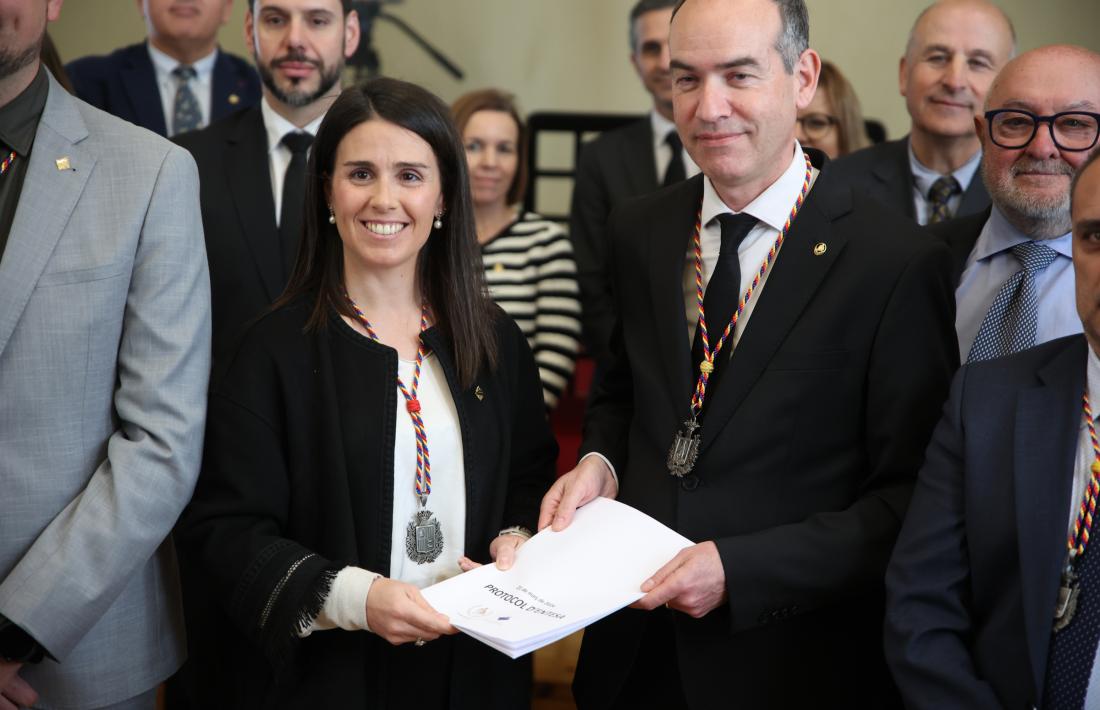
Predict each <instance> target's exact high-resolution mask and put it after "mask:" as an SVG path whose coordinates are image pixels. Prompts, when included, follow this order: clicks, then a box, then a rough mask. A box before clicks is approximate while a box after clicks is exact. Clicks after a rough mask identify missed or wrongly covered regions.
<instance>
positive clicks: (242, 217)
mask: <svg viewBox="0 0 1100 710" xmlns="http://www.w3.org/2000/svg"><path fill="white" fill-rule="evenodd" d="M174 140H175V141H176V142H177V143H179V144H180V145H181V146H183V147H184V148H186V149H187V150H189V151H191V155H193V156H194V158H195V162H196V163H197V164H198V166H199V186H200V192H199V194H200V199H201V201H202V223H203V229H204V230H205V232H206V254H207V259H208V260H209V262H210V290H211V297H212V301H211V304H212V310H213V313H214V321H213V355H214V357H213V362H214V367H213V375H212V380H213V381H214V382H216V381H217V379H218V378H219V377H220V376H221V373H222V372H223V371H224V370H225V368H226V366H227V365H228V362H227V360H228V359H229V357H230V356H231V355H232V353H233V350H234V349H235V345H236V343H237V340H238V338H239V336H240V334H241V332H242V331H243V328H244V326H245V325H246V324H247V323H249V322H250V321H251V320H252V319H254V318H255V317H256V316H258V315H260V314H261V313H262V312H263V311H264V310H265V309H266V308H267V307H268V306H269V305H271V303H272V301H274V300H275V299H276V298H278V296H279V295H280V294H281V293H282V292H283V289H284V288H285V287H286V283H287V279H288V277H289V274H287V273H286V272H285V270H284V266H283V261H282V256H281V254H280V247H279V232H278V229H277V227H276V225H275V199H274V197H272V195H271V178H270V176H269V168H268V165H269V158H268V147H267V132H266V129H265V128H264V121H263V115H262V113H261V112H260V107H259V106H255V107H253V108H250V109H247V110H245V111H241V112H239V113H236V114H234V115H232V116H230V117H228V118H226V119H223V120H221V121H219V122H217V123H215V124H213V125H211V126H209V127H207V128H205V129H203V130H201V131H194V132H192V133H186V134H183V135H181V136H176V137H175V138H174Z"/></svg>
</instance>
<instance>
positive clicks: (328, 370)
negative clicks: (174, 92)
mask: <svg viewBox="0 0 1100 710" xmlns="http://www.w3.org/2000/svg"><path fill="white" fill-rule="evenodd" d="M310 161H311V162H310V168H311V169H310V174H311V176H312V177H311V179H310V183H309V184H308V186H307V195H306V219H305V230H304V234H303V238H302V243H301V245H300V248H299V252H298V261H297V265H296V267H295V271H294V274H293V275H292V277H291V283H290V285H289V286H288V289H287V293H286V294H284V296H283V297H282V298H281V299H280V300H279V302H278V303H276V305H275V306H274V307H273V309H272V311H271V312H270V313H268V314H267V315H266V316H265V317H264V318H262V319H261V320H260V321H259V322H257V323H256V324H255V325H254V326H253V327H252V328H251V329H250V331H249V332H248V333H247V335H246V337H245V338H244V341H243V343H242V345H241V348H240V350H239V351H238V353H237V355H236V357H235V359H234V361H233V363H232V365H231V366H230V369H229V371H228V376H227V377H225V378H224V380H223V381H222V383H221V384H220V386H219V387H218V389H217V390H216V391H215V392H214V393H213V394H212V396H211V401H210V410H209V423H208V430H207V440H206V455H205V461H204V466H203V472H202V476H201V478H200V481H199V484H198V488H197V490H196V493H195V497H194V500H193V502H192V504H191V506H190V507H189V508H188V510H187V512H186V513H185V515H184V518H183V520H182V521H181V524H180V526H179V532H178V535H177V539H178V541H179V543H180V545H181V548H182V551H183V556H184V558H185V563H186V564H185V570H187V571H188V572H189V573H190V574H192V575H196V576H201V580H202V583H203V586H205V587H206V589H207V590H208V592H209V594H210V596H211V597H212V599H213V602H214V606H215V609H211V610H210V611H209V612H208V613H206V614H204V615H203V616H202V617H201V618H195V616H194V615H192V617H191V618H189V619H188V621H189V633H190V634H191V635H192V637H193V638H192V660H193V662H194V663H195V665H196V667H197V670H198V672H199V674H200V676H201V677H202V678H203V679H204V680H203V683H202V685H203V686H205V690H204V693H205V694H206V698H205V701H204V702H206V703H208V704H209V703H213V704H212V705H203V707H206V706H211V707H213V706H217V707H233V708H236V707H257V708H265V709H266V708H281V707H288V708H289V707H294V708H300V707H311V708H329V707H331V708H336V707H340V708H345V707H346V708H351V707H355V708H364V707H372V708H375V707H377V708H387V707H418V708H420V707H427V708H431V707H438V708H448V707H469V708H475V707H476V708H486V707H499V708H515V707H523V706H525V705H527V704H528V703H529V697H530V682H529V681H530V667H529V664H527V663H523V662H513V661H509V660H508V659H507V658H505V657H504V656H503V655H501V654H498V653H496V652H495V651H492V650H490V649H488V648H487V647H485V646H482V645H480V644H477V643H476V642H473V641H471V640H470V639H469V638H468V637H465V636H455V635H454V634H455V629H454V628H453V627H452V626H450V624H449V623H448V621H447V619H446V617H444V616H442V615H441V614H438V613H437V612H435V611H434V610H433V609H431V607H430V606H429V605H428V604H427V603H426V602H425V601H424V599H423V597H422V596H421V595H420V592H419V589H420V588H422V587H424V586H426V585H429V584H432V583H434V582H436V581H440V580H442V579H445V578H447V577H450V576H453V575H454V574H458V573H459V572H460V571H461V569H468V568H470V567H471V566H473V564H475V561H476V562H487V561H489V560H491V559H495V560H497V561H498V562H499V563H501V564H507V563H508V562H509V561H510V560H511V558H512V556H513V555H514V551H515V548H516V547H518V546H519V545H520V544H522V542H523V540H524V539H525V534H527V533H526V532H525V531H526V530H529V529H532V528H533V527H534V525H535V522H536V519H537V516H538V505H539V501H540V498H541V496H542V494H543V492H544V491H545V490H546V488H547V487H548V486H549V483H550V481H551V478H552V470H553V464H554V460H555V457H556V446H555V444H554V441H553V438H552V436H551V434H550V430H549V427H548V425H547V423H546V418H545V414H544V411H545V410H544V408H543V405H542V395H541V391H540V387H539V379H538V371H537V368H536V367H535V363H534V360H533V358H532V356H531V353H530V351H529V349H528V347H527V343H526V341H525V339H524V337H523V335H522V334H521V333H520V332H519V330H518V329H517V328H516V326H515V325H514V324H513V323H512V322H511V320H510V319H508V318H507V317H505V316H503V314H502V313H501V312H500V311H499V310H498V309H497V308H496V307H495V306H493V305H492V303H491V301H489V299H488V298H487V297H486V295H485V288H484V283H483V278H482V274H481V265H480V263H479V260H478V256H477V242H476V237H475V232H474V226H473V218H472V213H471V208H470V200H469V192H468V187H467V186H468V179H467V175H466V167H465V162H464V161H463V158H462V144H461V141H460V140H459V137H458V135H457V133H456V131H455V129H454V128H453V126H452V125H451V123H450V120H449V118H448V113H447V109H446V107H445V106H444V105H443V104H442V103H441V102H440V101H439V100H438V99H436V98H435V97H434V96H432V95H431V94H429V93H427V92H426V91H424V90H422V89H420V88H418V87H415V86H413V85H411V84H407V83H404V82H399V81H395V80H387V79H381V80H376V81H374V82H371V83H369V84H366V85H365V86H363V87H357V88H353V89H349V90H347V91H345V92H344V94H342V95H341V97H340V98H339V99H338V100H337V101H336V103H335V104H334V105H333V106H332V108H331V109H330V110H329V112H328V114H327V116H326V118H325V120H324V122H323V123H322V125H321V128H320V130H319V131H318V134H317V139H316V142H315V144H314V146H313V152H312V156H311V158H310ZM194 586H196V585H194V584H189V585H188V587H189V588H191V587H194ZM192 608H193V605H192Z"/></svg>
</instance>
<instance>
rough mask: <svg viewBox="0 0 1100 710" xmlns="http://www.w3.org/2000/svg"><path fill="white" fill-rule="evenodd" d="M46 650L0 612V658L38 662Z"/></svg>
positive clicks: (14, 661) (9, 660)
mask: <svg viewBox="0 0 1100 710" xmlns="http://www.w3.org/2000/svg"><path fill="white" fill-rule="evenodd" d="M45 655H46V651H45V650H44V649H43V648H42V646H41V645H40V644H39V643H38V642H37V641H35V640H34V639H33V638H32V637H31V635H30V634H28V633H27V632H26V631H24V630H23V629H21V628H19V627H18V626H16V625H15V624H13V623H12V622H11V621H10V620H9V619H8V618H7V617H6V616H4V615H2V614H0V660H2V661H5V662H6V663H38V662H40V661H41V660H42V659H43V658H44V657H45Z"/></svg>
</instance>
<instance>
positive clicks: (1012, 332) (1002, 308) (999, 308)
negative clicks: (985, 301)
mask: <svg viewBox="0 0 1100 710" xmlns="http://www.w3.org/2000/svg"><path fill="white" fill-rule="evenodd" d="M1012 255H1013V256H1015V257H1016V259H1017V261H1019V262H1020V263H1021V264H1022V265H1023V268H1022V269H1020V270H1019V271H1017V272H1016V273H1015V274H1013V275H1012V276H1011V277H1009V279H1008V281H1005V282H1004V285H1003V286H1001V289H1000V290H999V291H997V295H996V296H995V297H994V298H993V305H991V306H990V307H989V312H988V313H986V314H985V319H984V320H983V321H982V326H981V328H979V329H978V337H976V338H975V339H974V344H973V345H972V346H971V347H970V354H969V355H967V358H966V361H967V362H977V361H979V360H989V359H991V358H995V357H1001V356H1002V355H1011V354H1012V353H1017V352H1020V351H1021V350H1026V349H1028V348H1030V347H1031V346H1032V345H1034V344H1035V331H1036V330H1037V329H1038V326H1039V294H1038V292H1037V291H1036V288H1035V276H1036V275H1037V274H1039V273H1041V272H1042V271H1043V270H1044V269H1046V268H1047V267H1048V266H1050V265H1051V263H1052V262H1053V261H1054V259H1055V258H1056V257H1057V256H1058V253H1057V252H1056V251H1054V250H1053V249H1051V248H1050V247H1048V246H1047V245H1045V244H1041V243H1039V242H1024V243H1023V244H1017V245H1016V246H1014V247H1012Z"/></svg>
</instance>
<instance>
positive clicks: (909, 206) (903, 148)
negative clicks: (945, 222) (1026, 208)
mask: <svg viewBox="0 0 1100 710" xmlns="http://www.w3.org/2000/svg"><path fill="white" fill-rule="evenodd" d="M833 167H834V171H835V172H834V179H837V180H841V181H844V182H846V183H848V184H849V185H851V187H852V188H853V189H855V190H857V191H862V192H866V193H867V194H868V195H870V196H871V197H873V198H875V199H876V200H878V201H879V202H881V203H883V204H884V205H887V206H888V207H892V208H894V209H896V210H900V211H901V212H902V214H904V215H905V216H906V217H908V218H909V219H913V220H915V219H916V214H917V213H916V208H915V207H914V206H913V171H912V170H911V169H910V167H909V138H908V137H905V138H901V139H899V140H896V141H887V142H885V143H879V144H878V145H873V146H871V147H869V148H864V149H863V150H857V151H856V152H855V153H851V154H849V155H846V156H844V157H843V158H839V159H837V161H836V162H835V163H834V164H833ZM989 204H990V200H989V193H988V192H986V189H985V184H984V183H983V182H982V174H981V171H980V170H979V171H978V172H975V173H974V178H973V179H972V180H971V181H970V184H969V185H967V187H966V192H964V193H963V197H962V202H960V203H959V209H958V211H957V212H956V213H955V216H956V217H962V216H964V215H969V214H974V213H975V212H981V211H982V210H983V209H985V208H987V207H989Z"/></svg>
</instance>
